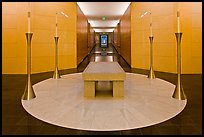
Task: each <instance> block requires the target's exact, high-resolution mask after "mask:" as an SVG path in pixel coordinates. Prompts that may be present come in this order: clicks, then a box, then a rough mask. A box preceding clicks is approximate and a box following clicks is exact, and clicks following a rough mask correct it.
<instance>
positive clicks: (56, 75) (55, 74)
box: [53, 37, 60, 79]
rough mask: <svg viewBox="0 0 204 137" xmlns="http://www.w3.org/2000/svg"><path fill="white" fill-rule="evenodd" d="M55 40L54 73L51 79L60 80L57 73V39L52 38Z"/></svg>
mask: <svg viewBox="0 0 204 137" xmlns="http://www.w3.org/2000/svg"><path fill="white" fill-rule="evenodd" d="M54 38H55V71H54V75H53V78H54V79H58V78H60V74H59V72H58V39H59V37H54Z"/></svg>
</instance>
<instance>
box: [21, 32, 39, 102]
mask: <svg viewBox="0 0 204 137" xmlns="http://www.w3.org/2000/svg"><path fill="white" fill-rule="evenodd" d="M32 35H33V33H26V38H27V78H28V79H27V84H26V88H25V91H24V93H23V96H22V99H23V100H30V99H33V98H35V97H36V96H35V93H34V90H33V87H32V83H31V38H32Z"/></svg>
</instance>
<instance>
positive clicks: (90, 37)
mask: <svg viewBox="0 0 204 137" xmlns="http://www.w3.org/2000/svg"><path fill="white" fill-rule="evenodd" d="M87 31H88V53H89V52H90V51H91V50H92V48H93V47H94V45H95V31H94V29H93V27H91V25H90V23H88V30H87Z"/></svg>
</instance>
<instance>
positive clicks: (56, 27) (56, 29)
mask: <svg viewBox="0 0 204 137" xmlns="http://www.w3.org/2000/svg"><path fill="white" fill-rule="evenodd" d="M56 37H57V13H56Z"/></svg>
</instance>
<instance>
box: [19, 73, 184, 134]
mask: <svg viewBox="0 0 204 137" xmlns="http://www.w3.org/2000/svg"><path fill="white" fill-rule="evenodd" d="M124 84H125V85H124V98H113V97H110V96H107V97H106V96H102V97H100V96H99V97H95V98H93V99H87V98H84V96H83V86H84V83H83V79H82V73H74V74H67V75H63V76H62V78H60V79H52V78H50V79H47V80H44V81H41V82H39V83H37V84H35V85H33V88H34V91H35V94H36V98H34V99H31V100H29V101H26V100H21V102H22V105H23V107H24V109H25V110H26V111H27V112H28V113H29V114H31V115H32V116H34V117H36V118H37V119H40V120H42V121H45V122H47V123H50V124H53V125H57V126H61V127H66V128H73V129H80V130H89V131H116V130H127V129H136V128H142V127H147V126H151V125H154V124H158V123H161V122H164V121H166V120H169V119H171V118H173V117H175V116H176V115H178V114H179V113H180V112H181V111H182V110H183V109H184V108H185V106H186V104H187V100H177V99H174V98H172V94H173V91H174V89H175V85H173V84H171V83H169V82H167V81H164V80H161V79H158V78H155V79H148V78H147V76H146V75H141V74H134V73H126V79H125V82H124Z"/></svg>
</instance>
